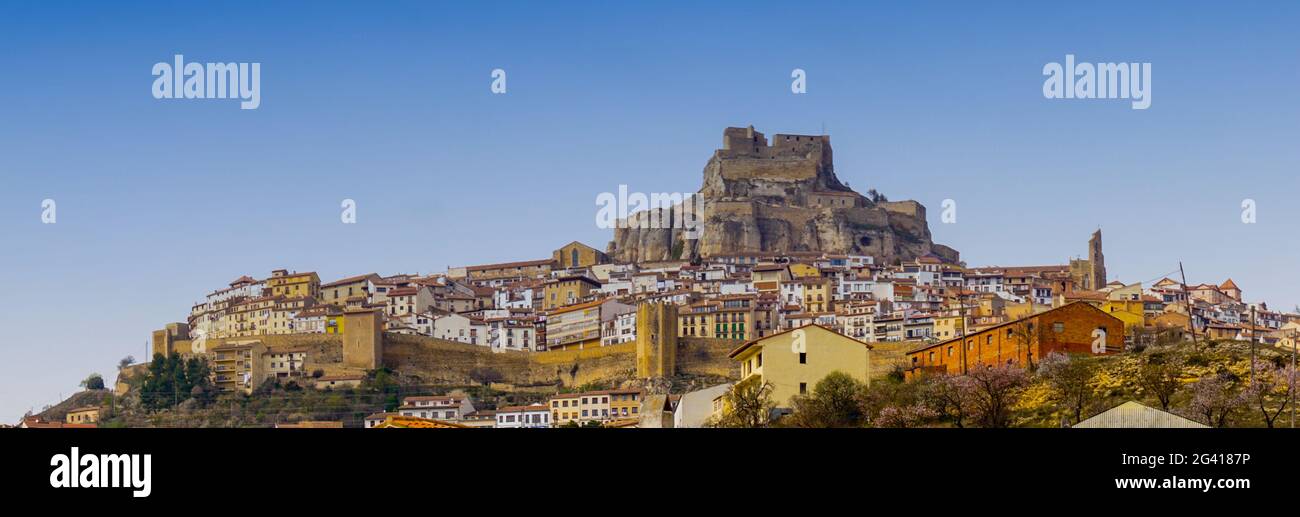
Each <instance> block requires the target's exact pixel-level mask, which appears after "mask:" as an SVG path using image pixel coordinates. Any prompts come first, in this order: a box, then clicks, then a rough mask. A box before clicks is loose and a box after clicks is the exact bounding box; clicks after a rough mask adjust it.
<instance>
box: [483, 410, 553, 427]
mask: <svg viewBox="0 0 1300 517" xmlns="http://www.w3.org/2000/svg"><path fill="white" fill-rule="evenodd" d="M496 417H497V425H496V426H497V428H505V429H518V428H544V427H550V426H551V410H550V409H548V408H547V407H546V405H545V404H532V405H528V406H507V407H503V408H500V409H497V414H496Z"/></svg>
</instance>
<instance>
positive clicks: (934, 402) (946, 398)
mask: <svg viewBox="0 0 1300 517" xmlns="http://www.w3.org/2000/svg"><path fill="white" fill-rule="evenodd" d="M926 400H927V402H928V403H929V405H930V407H931V408H932V409H933V410H934V412H935V413H936V414H937V415H941V416H944V417H947V418H948V419H949V420H952V424H953V425H954V426H957V427H965V426H966V420H967V419H968V418H970V417H971V415H974V414H975V413H976V411H977V410H976V408H975V383H974V381H973V380H972V379H971V378H970V377H969V376H967V375H940V376H937V377H934V378H933V379H931V380H929V381H928V382H927V386H926Z"/></svg>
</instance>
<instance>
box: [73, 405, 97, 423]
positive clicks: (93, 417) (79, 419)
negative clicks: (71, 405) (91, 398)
mask: <svg viewBox="0 0 1300 517" xmlns="http://www.w3.org/2000/svg"><path fill="white" fill-rule="evenodd" d="M99 414H100V408H99V406H86V407H80V408H76V409H73V410H71V411H68V414H67V415H66V417H65V418H66V419H67V421H68V423H69V424H93V423H96V422H99Z"/></svg>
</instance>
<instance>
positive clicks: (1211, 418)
mask: <svg viewBox="0 0 1300 517" xmlns="http://www.w3.org/2000/svg"><path fill="white" fill-rule="evenodd" d="M1191 390H1192V400H1191V402H1190V404H1189V405H1188V408H1187V410H1188V412H1189V413H1190V414H1191V415H1192V416H1194V417H1195V418H1197V419H1199V420H1200V421H1201V423H1204V424H1205V425H1209V426H1214V427H1227V426H1228V421H1229V419H1230V418H1231V417H1232V415H1233V414H1234V413H1236V412H1237V411H1238V410H1239V409H1241V407H1242V406H1243V405H1244V404H1245V402H1246V397H1244V396H1242V395H1243V394H1242V393H1234V392H1233V389H1232V383H1231V379H1230V378H1228V377H1227V376H1226V375H1224V374H1217V375H1208V376H1205V377H1201V378H1200V379H1199V380H1197V381H1196V382H1194V383H1192V385H1191Z"/></svg>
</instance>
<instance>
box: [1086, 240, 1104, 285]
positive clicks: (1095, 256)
mask: <svg viewBox="0 0 1300 517" xmlns="http://www.w3.org/2000/svg"><path fill="white" fill-rule="evenodd" d="M1088 263H1089V266H1090V267H1089V271H1088V276H1089V277H1090V282H1091V283H1092V289H1101V288H1102V287H1105V286H1106V256H1105V255H1102V253H1101V229H1100V228H1098V229H1097V231H1095V232H1093V233H1092V238H1091V239H1088Z"/></svg>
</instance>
